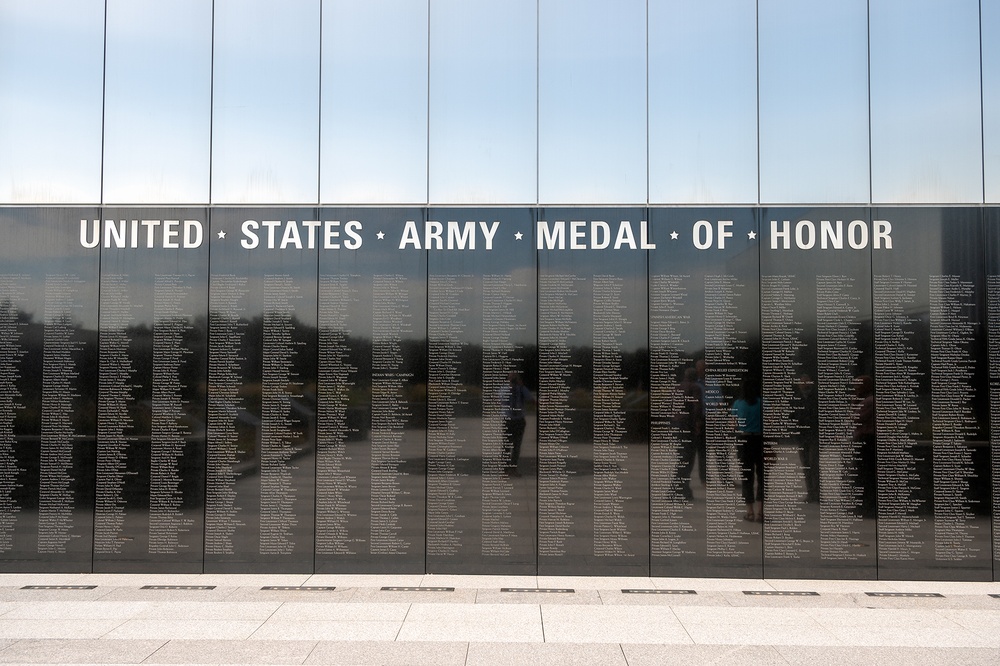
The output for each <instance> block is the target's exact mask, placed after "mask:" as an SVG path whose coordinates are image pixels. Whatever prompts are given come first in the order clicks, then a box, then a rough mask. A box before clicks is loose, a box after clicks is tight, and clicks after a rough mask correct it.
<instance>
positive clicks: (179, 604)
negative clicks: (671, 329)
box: [0, 574, 1000, 666]
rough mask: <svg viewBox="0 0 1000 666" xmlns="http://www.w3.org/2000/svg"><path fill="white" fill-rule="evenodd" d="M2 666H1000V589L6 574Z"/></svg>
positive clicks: (0, 606)
mask: <svg viewBox="0 0 1000 666" xmlns="http://www.w3.org/2000/svg"><path fill="white" fill-rule="evenodd" d="M269 587H270V588H273V589H266V588H269ZM185 588H186V589H185ZM901 595H902V596H901ZM991 595H996V596H991ZM0 663H58V664H109V663H110V664H138V663H144V664H178V663H185V664H220V663H234V664H242V663H246V664H435V665H449V664H455V665H469V666H472V665H485V664H532V663H551V664H622V665H625V664H627V665H628V666H640V665H646V664H670V663H683V664H691V665H694V664H712V663H739V664H741V666H745V665H746V664H785V663H788V664H809V665H816V664H907V665H912V664H942V663H962V664H990V665H995V664H997V663H1000V583H944V582H887V581H865V582H861V581H850V582H848V581H814V580H812V581H793V580H734V579H705V578H699V579H683V578H596V577H544V576H537V577H536V576H523V577H522V576H445V575H433V576H432V575H379V576H368V575H312V576H309V575H200V576H191V575H124V574H122V575H111V574H80V575H51V574H46V575H22V574H5V575H0Z"/></svg>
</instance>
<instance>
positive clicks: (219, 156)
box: [212, 0, 320, 203]
mask: <svg viewBox="0 0 1000 666" xmlns="http://www.w3.org/2000/svg"><path fill="white" fill-rule="evenodd" d="M319 42H320V2H319V0H285V1H284V2H275V1H274V0H216V2H215V62H214V82H213V87H214V91H213V92H214V99H213V110H212V112H213V113H212V202H213V203H305V202H308V203H315V202H316V201H317V199H318V197H319V177H318V169H319V148H318V147H319V63H320V46H319Z"/></svg>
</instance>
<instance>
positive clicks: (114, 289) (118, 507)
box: [94, 274, 142, 555]
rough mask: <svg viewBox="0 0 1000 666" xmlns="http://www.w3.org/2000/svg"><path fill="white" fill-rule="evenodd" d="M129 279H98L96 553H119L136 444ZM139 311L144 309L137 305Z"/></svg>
mask: <svg viewBox="0 0 1000 666" xmlns="http://www.w3.org/2000/svg"><path fill="white" fill-rule="evenodd" d="M128 291H129V280H128V276H127V275H120V274H105V275H103V276H102V279H101V336H100V337H101V342H100V348H101V357H100V380H99V386H98V407H97V441H98V450H97V452H98V455H97V499H96V512H95V519H94V553H95V554H101V555H116V554H120V553H121V544H122V541H121V536H122V534H121V532H122V526H123V525H124V521H125V499H124V489H125V475H126V461H127V458H128V450H129V447H130V446H131V445H133V444H135V443H136V441H137V439H138V438H137V437H136V436H135V435H134V434H131V431H132V430H133V422H132V416H131V414H130V413H129V407H130V405H131V404H132V402H133V400H134V390H135V388H136V386H135V384H134V383H133V382H132V378H133V376H134V375H135V368H134V366H133V363H132V358H131V356H130V354H129V343H130V339H129V334H128V331H127V327H128V326H130V325H131V324H132V320H133V317H132V308H133V306H132V303H131V302H130V301H129V293H128ZM138 307H142V306H141V305H139V306H138Z"/></svg>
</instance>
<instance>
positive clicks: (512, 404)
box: [500, 372, 535, 476]
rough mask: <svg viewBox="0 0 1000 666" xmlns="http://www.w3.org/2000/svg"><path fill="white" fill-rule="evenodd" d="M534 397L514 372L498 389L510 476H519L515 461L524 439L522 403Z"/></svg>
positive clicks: (516, 461) (519, 454)
mask: <svg viewBox="0 0 1000 666" xmlns="http://www.w3.org/2000/svg"><path fill="white" fill-rule="evenodd" d="M534 399H535V397H534V396H533V395H532V394H531V391H529V390H528V387H526V386H525V385H524V382H523V381H522V380H521V376H520V375H519V374H517V373H516V372H510V373H508V374H507V384H506V386H504V387H503V389H501V391H500V404H501V405H502V407H503V425H504V453H505V454H506V457H507V473H508V474H510V475H511V476H521V473H520V472H518V471H517V463H518V461H519V460H520V458H521V440H523V439H524V427H525V420H524V404H525V403H526V402H531V401H532V400H534Z"/></svg>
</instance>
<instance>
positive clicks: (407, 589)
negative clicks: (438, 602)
mask: <svg viewBox="0 0 1000 666" xmlns="http://www.w3.org/2000/svg"><path fill="white" fill-rule="evenodd" d="M381 590H382V591H383V592H454V591H455V588H453V587H395V586H392V585H388V586H386V587H383V588H381Z"/></svg>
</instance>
